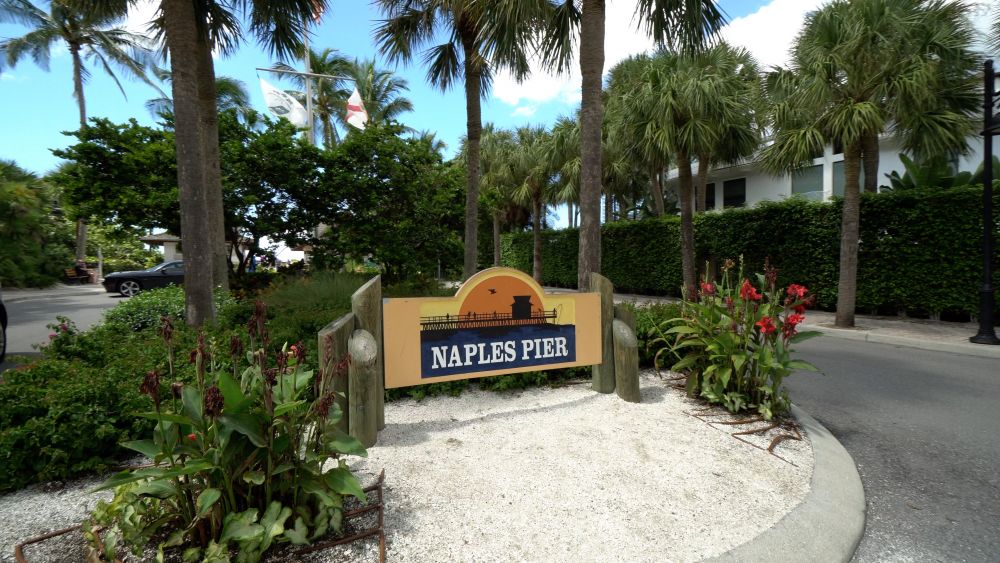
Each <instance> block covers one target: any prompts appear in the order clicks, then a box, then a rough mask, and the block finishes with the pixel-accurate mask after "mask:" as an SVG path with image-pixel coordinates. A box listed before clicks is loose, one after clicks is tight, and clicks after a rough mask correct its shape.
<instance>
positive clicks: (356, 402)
mask: <svg viewBox="0 0 1000 563" xmlns="http://www.w3.org/2000/svg"><path fill="white" fill-rule="evenodd" d="M347 351H348V353H349V354H350V355H351V364H350V366H349V367H348V368H347V373H348V378H349V381H348V383H347V391H348V395H347V397H348V407H347V410H348V417H349V418H350V423H349V425H350V428H351V436H354V437H355V438H357V439H358V441H359V442H361V443H362V444H364V446H365V447H366V448H369V447H371V446H374V445H375V442H376V440H378V420H377V419H376V416H377V415H378V411H377V410H376V408H375V407H376V402H377V401H376V399H377V396H378V381H377V378H378V367H377V366H378V362H377V358H378V344H376V342H375V337H374V336H372V334H371V333H370V332H368V331H367V330H360V329H359V330H355V331H354V333H353V334H351V340H350V341H349V342H348V344H347Z"/></svg>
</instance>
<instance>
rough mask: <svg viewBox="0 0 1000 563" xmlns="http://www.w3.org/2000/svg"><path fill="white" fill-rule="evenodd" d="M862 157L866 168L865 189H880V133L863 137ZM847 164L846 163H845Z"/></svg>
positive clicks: (875, 190) (872, 191) (870, 191)
mask: <svg viewBox="0 0 1000 563" xmlns="http://www.w3.org/2000/svg"><path fill="white" fill-rule="evenodd" d="M861 142H862V143H863V144H862V146H861V159H862V164H863V166H864V170H865V191H866V192H868V193H875V192H877V191H878V135H877V134H875V135H866V136H864V137H862V139H861ZM845 166H846V164H845Z"/></svg>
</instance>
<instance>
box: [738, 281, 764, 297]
mask: <svg viewBox="0 0 1000 563" xmlns="http://www.w3.org/2000/svg"><path fill="white" fill-rule="evenodd" d="M760 298H761V295H760V292H759V291H757V288H756V287H754V286H752V285H751V284H750V280H743V285H742V286H741V287H740V299H742V300H744V301H760Z"/></svg>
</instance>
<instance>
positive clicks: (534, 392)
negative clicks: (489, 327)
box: [0, 372, 813, 562]
mask: <svg viewBox="0 0 1000 563" xmlns="http://www.w3.org/2000/svg"><path fill="white" fill-rule="evenodd" d="M642 398H643V403H641V404H633V403H626V402H624V401H622V400H621V399H619V398H618V396H617V395H615V394H613V393H612V394H609V395H601V394H598V393H594V392H593V391H592V390H591V389H590V385H589V382H586V383H582V384H576V385H567V386H565V387H560V388H554V389H553V388H534V389H529V390H525V391H518V392H512V393H493V392H486V391H480V390H477V389H470V390H467V391H465V392H464V393H463V394H462V395H461V396H460V397H435V398H429V399H425V400H423V401H420V402H417V401H412V400H404V401H397V402H392V403H389V404H387V405H386V409H385V413H386V428H385V430H383V431H382V432H381V433H380V434H379V443H378V445H377V446H375V447H373V448H371V449H370V450H369V457H368V458H367V459H364V460H361V461H358V462H356V463H355V464H354V469H355V470H356V471H357V472H358V473H359V476H360V477H361V479H362V481H363V483H364V484H368V483H370V482H373V481H374V480H375V477H376V475H377V474H378V472H379V471H381V470H382V469H383V468H384V469H385V471H386V485H385V500H386V514H385V518H386V521H385V525H386V531H387V556H388V557H387V558H388V560H389V561H546V562H550V561H574V562H576V561H696V560H700V559H703V558H706V557H711V556H714V555H719V554H721V553H723V552H725V551H727V550H729V549H731V548H733V547H735V546H737V545H739V544H741V543H744V542H746V541H749V540H750V539H752V538H754V537H756V536H757V535H759V534H760V533H761V532H763V531H764V530H766V529H767V528H769V527H770V526H772V525H773V524H774V523H776V522H777V521H778V520H779V519H781V517H782V516H784V515H785V514H786V513H788V512H789V511H790V510H792V509H793V508H794V507H795V506H797V505H798V504H799V503H800V502H801V501H802V500H803V499H804V498H805V495H806V494H807V493H808V491H809V480H810V478H811V476H812V463H813V459H812V450H811V448H810V446H809V443H808V440H803V441H791V440H786V441H784V442H782V443H781V445H780V446H778V448H777V450H776V453H778V454H780V455H781V458H779V457H776V456H774V455H771V454H768V453H767V452H766V451H763V450H762V449H760V448H757V447H753V446H751V445H749V444H747V443H744V442H740V441H738V440H736V439H735V438H733V437H732V436H730V433H731V432H736V431H739V430H744V429H747V428H749V426H723V425H709V424H708V423H706V422H704V421H703V420H699V419H697V418H694V417H693V416H690V415H689V414H686V413H690V412H693V411H697V410H698V409H700V408H701V406H702V405H701V404H699V403H696V402H693V401H690V400H688V399H687V398H685V397H684V394H683V391H679V390H676V389H672V388H670V387H668V386H667V385H666V384H665V383H664V382H663V381H662V380H660V379H658V378H656V376H655V375H652V374H651V373H650V372H646V373H644V374H643V378H642ZM726 418H727V417H724V416H713V417H711V419H712V420H725V419H726ZM737 418H746V416H740V417H737ZM758 426H760V425H758ZM777 432H778V431H777V430H772V431H771V432H770V433H769V434H768V435H767V436H765V437H753V438H750V441H751V442H753V443H755V444H757V445H758V446H762V447H766V446H767V444H768V443H769V442H770V439H771V437H773V436H774V435H776V433H777ZM744 438H746V437H744ZM96 482H97V480H96V479H92V480H90V481H88V482H86V483H73V484H71V485H70V486H68V487H67V488H65V489H63V491H62V492H55V493H45V492H44V491H43V490H42V489H41V488H39V487H31V488H28V489H25V490H23V491H19V492H17V493H14V494H10V495H6V496H4V497H0V557H2V560H3V561H12V560H13V545H14V543H16V542H17V541H21V540H23V539H25V538H27V537H29V536H31V535H33V534H38V533H42V532H44V531H48V530H53V529H57V528H60V527H64V526H66V525H70V524H72V523H76V522H79V521H80V520H82V518H83V517H84V516H85V515H86V512H87V510H89V509H90V508H92V507H93V505H94V504H95V503H96V497H95V496H94V495H87V494H86V492H85V491H86V489H87V488H89V487H92V486H94V484H95V483H96ZM365 525H366V524H365V523H363V522H362V523H360V527H364V526H365ZM75 538H79V536H78V535H75ZM72 541H73V542H74V545H76V544H78V543H79V541H78V540H77V539H74V540H72ZM58 543H61V544H63V545H66V543H67V542H57V544H58ZM47 551H49V552H51V551H52V550H51V549H48V550H47ZM35 553H36V555H35V556H34V557H31V555H32V553H31V552H29V559H30V560H31V561H72V560H76V559H75V558H74V557H69V558H67V557H56V558H51V559H50V558H49V557H50V555H49V554H48V553H43V552H41V550H35ZM61 553H62V554H63V555H68V554H69V553H72V552H67V551H62V552H61ZM76 553H81V552H80V551H77V552H76ZM376 554H377V542H376V541H372V540H367V541H364V542H361V543H359V544H355V545H353V546H351V547H347V548H341V549H338V550H328V551H326V552H320V553H317V554H315V555H310V556H307V557H305V558H301V557H297V558H291V559H289V560H298V561H302V560H305V561H343V560H351V561H377V555H376Z"/></svg>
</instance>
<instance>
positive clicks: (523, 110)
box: [511, 104, 538, 117]
mask: <svg viewBox="0 0 1000 563" xmlns="http://www.w3.org/2000/svg"><path fill="white" fill-rule="evenodd" d="M536 111H538V106H536V105H530V104H529V105H526V106H519V107H517V108H516V109H514V113H512V114H511V115H512V116H514V117H517V116H524V117H531V116H532V115H535V112H536Z"/></svg>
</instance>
